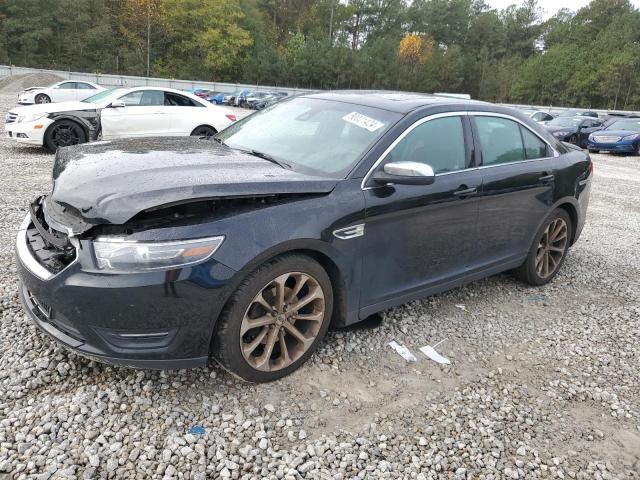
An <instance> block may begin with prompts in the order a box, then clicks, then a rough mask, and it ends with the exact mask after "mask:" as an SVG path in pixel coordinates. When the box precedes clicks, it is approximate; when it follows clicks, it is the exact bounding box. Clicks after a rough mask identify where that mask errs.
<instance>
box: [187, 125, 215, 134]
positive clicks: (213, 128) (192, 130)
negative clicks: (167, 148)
mask: <svg viewBox="0 0 640 480" xmlns="http://www.w3.org/2000/svg"><path fill="white" fill-rule="evenodd" d="M200 127H208V128H210V129H212V130H213V133H214V134H215V133H218V131H219V130H218V129H217V128H216V127H214V126H213V125H211V124H208V123H201V124H200V125H198V126H196V127H194V128H193V129H191V133H190V134H189V135H193V132H195V131H196V130H197V129H199V128H200Z"/></svg>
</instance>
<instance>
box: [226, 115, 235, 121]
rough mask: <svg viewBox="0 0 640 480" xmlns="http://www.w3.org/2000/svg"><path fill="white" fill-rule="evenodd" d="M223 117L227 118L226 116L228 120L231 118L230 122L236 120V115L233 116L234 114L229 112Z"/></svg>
mask: <svg viewBox="0 0 640 480" xmlns="http://www.w3.org/2000/svg"><path fill="white" fill-rule="evenodd" d="M225 117H227V118H228V119H229V120H231V121H232V122H235V121H236V120H237V118H236V116H235V115H231V114H229V115H225Z"/></svg>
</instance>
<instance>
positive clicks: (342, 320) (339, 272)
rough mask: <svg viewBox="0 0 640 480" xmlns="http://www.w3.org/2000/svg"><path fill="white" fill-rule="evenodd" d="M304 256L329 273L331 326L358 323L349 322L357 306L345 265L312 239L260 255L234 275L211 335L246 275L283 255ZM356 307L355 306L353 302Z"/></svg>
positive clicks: (289, 242)
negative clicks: (350, 297)
mask: <svg viewBox="0 0 640 480" xmlns="http://www.w3.org/2000/svg"><path fill="white" fill-rule="evenodd" d="M296 254H297V255H305V256H307V257H310V258H312V259H313V260H315V261H316V262H318V263H319V264H320V266H321V267H322V268H323V269H324V270H325V271H326V272H327V275H329V279H330V280H331V286H332V289H333V311H332V312H331V313H332V315H331V325H332V326H345V325H348V324H351V323H355V322H356V321H358V319H357V317H354V318H347V317H348V316H349V312H350V311H352V310H354V308H355V315H357V304H356V305H352V306H351V307H352V308H351V309H350V308H349V296H348V287H347V282H348V278H347V274H346V273H345V269H346V267H345V266H344V265H343V264H342V262H341V261H340V258H339V254H338V253H337V252H336V250H335V249H333V248H332V247H331V246H330V245H329V244H327V243H326V242H323V241H320V240H313V239H298V240H291V241H287V242H284V243H281V244H279V245H276V246H274V247H273V248H271V249H269V250H267V251H265V252H263V253H261V254H260V255H257V256H256V257H254V258H253V259H251V260H250V261H249V262H247V263H246V264H245V265H244V266H243V267H242V268H241V269H240V270H239V271H238V272H237V273H236V275H234V278H233V280H232V281H231V283H230V284H229V286H228V289H227V292H226V295H225V300H224V304H223V305H222V307H221V308H220V311H219V312H218V314H217V315H216V317H215V318H214V321H213V322H212V329H211V335H212V336H213V334H214V332H215V328H216V324H217V322H218V319H219V316H220V315H221V314H222V312H224V311H225V309H226V308H227V306H228V305H229V303H230V302H231V300H232V297H233V294H234V292H235V291H236V290H237V289H238V287H239V286H240V284H241V283H242V282H243V281H244V280H245V278H246V277H247V275H249V274H250V273H251V272H253V271H254V270H255V269H256V268H258V267H259V266H260V265H262V264H263V263H266V262H269V261H270V260H273V259H274V258H277V257H282V256H284V255H296ZM352 303H354V302H352Z"/></svg>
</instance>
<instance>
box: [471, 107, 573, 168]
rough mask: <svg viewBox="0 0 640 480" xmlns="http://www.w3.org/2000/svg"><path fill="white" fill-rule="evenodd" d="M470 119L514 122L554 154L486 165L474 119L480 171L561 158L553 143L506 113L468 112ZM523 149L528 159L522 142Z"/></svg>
mask: <svg viewBox="0 0 640 480" xmlns="http://www.w3.org/2000/svg"><path fill="white" fill-rule="evenodd" d="M468 114H469V116H470V117H498V118H504V119H506V120H512V121H514V122H516V123H518V124H519V125H520V127H523V128H526V129H527V130H528V131H529V132H530V133H532V134H533V135H534V136H535V137H537V138H538V139H540V140H541V141H542V142H543V143H544V144H545V145H547V146H548V147H549V148H550V149H551V152H552V155H551V156H546V157H539V158H524V159H522V160H514V161H513V162H505V163H496V164H494V165H485V164H484V157H483V151H482V145H480V139H479V138H478V130H477V126H476V122H475V118H474V119H473V122H472V124H473V133H474V137H475V144H476V148H477V149H478V150H479V152H478V153H479V157H480V165H478V168H479V169H484V168H495V167H501V166H503V165H515V164H518V163H528V162H537V161H540V160H548V159H550V158H556V157H559V156H560V153H559V152H558V150H556V148H555V147H554V146H553V145H551V143H549V142H548V141H547V140H546V139H544V138H542V137H541V136H540V135H539V134H538V133H537V132H535V131H533V130H532V129H531V128H530V127H529V126H528V125H527V124H526V123H524V122H523V121H522V120H520V119H518V118H516V117H514V116H512V115H509V114H506V113H495V112H481V111H474V112H468ZM520 138H522V132H520ZM522 148H523V150H525V157H526V149H525V148H524V141H523V142H522Z"/></svg>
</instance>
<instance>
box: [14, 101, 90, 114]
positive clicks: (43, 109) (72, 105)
mask: <svg viewBox="0 0 640 480" xmlns="http://www.w3.org/2000/svg"><path fill="white" fill-rule="evenodd" d="M96 108H98V107H97V105H95V104H93V103H89V102H58V103H36V104H35V105H27V106H24V107H16V108H12V109H11V112H14V113H17V114H18V115H30V114H32V113H60V112H70V111H76V110H95V109H96Z"/></svg>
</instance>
